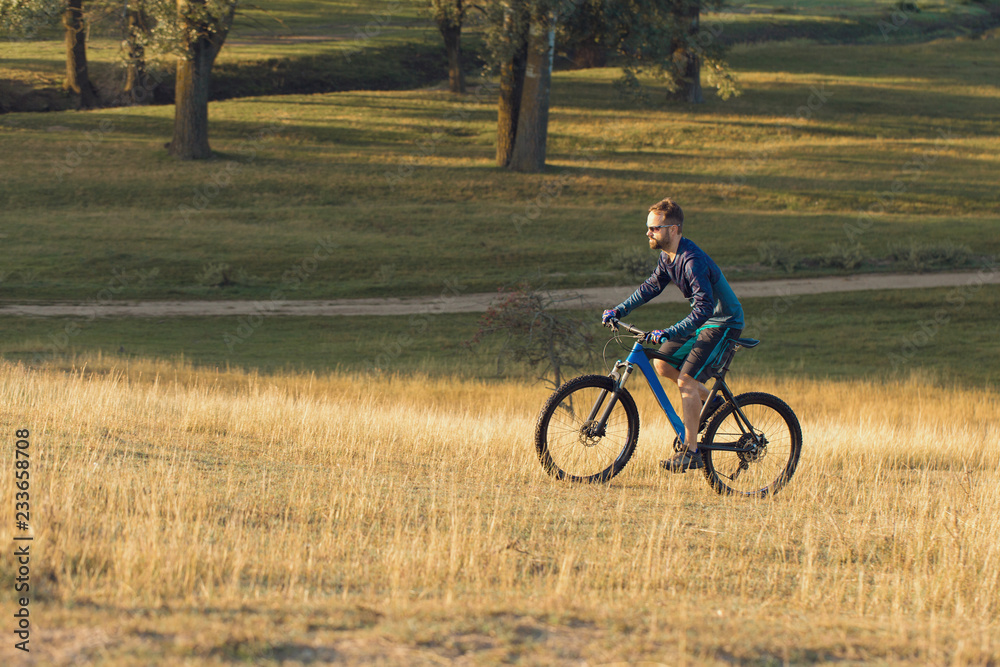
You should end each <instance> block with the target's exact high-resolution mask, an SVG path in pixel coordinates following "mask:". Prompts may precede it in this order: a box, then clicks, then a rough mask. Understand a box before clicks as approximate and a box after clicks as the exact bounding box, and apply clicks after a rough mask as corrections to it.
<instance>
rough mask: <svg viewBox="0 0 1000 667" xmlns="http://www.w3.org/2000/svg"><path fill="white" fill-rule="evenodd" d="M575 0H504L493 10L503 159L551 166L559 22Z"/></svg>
mask: <svg viewBox="0 0 1000 667" xmlns="http://www.w3.org/2000/svg"><path fill="white" fill-rule="evenodd" d="M561 6H562V7H568V8H569V10H570V11H572V10H574V9H575V7H576V4H575V0H561V1H560V0H510V1H503V0H499V1H497V2H494V3H493V4H492V6H491V7H490V10H491V11H488V12H487V15H488V16H489V17H490V19H489V20H490V23H491V24H492V26H493V29H492V30H490V31H488V32H487V45H488V46H489V47H490V49H491V51H492V52H493V54H494V57H495V60H496V63H497V66H498V69H499V72H500V100H499V104H498V112H497V164H498V165H499V166H501V167H509V168H510V169H512V170H513V171H524V172H536V171H541V170H542V168H543V167H544V166H545V149H546V142H547V138H548V123H549V89H550V86H551V81H552V62H553V50H554V46H555V28H556V25H557V23H558V21H559V12H558V9H559V8H560V7H561Z"/></svg>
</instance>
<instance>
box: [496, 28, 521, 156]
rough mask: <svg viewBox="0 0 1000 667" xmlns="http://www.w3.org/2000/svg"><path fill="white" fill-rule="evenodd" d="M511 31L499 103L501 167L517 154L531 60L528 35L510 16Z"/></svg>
mask: <svg viewBox="0 0 1000 667" xmlns="http://www.w3.org/2000/svg"><path fill="white" fill-rule="evenodd" d="M506 27H507V30H508V34H509V35H510V39H511V44H510V46H511V54H512V55H511V56H510V58H509V59H508V60H507V61H506V62H503V63H501V65H500V101H499V104H498V105H497V166H498V167H506V166H508V165H509V164H510V157H511V155H512V154H513V153H514V139H515V138H516V137H517V119H518V115H519V114H520V111H521V91H522V90H523V88H524V71H525V66H526V64H527V63H526V60H527V42H526V40H525V36H524V35H523V34H522V33H521V32H520V31H519V30H517V28H516V27H515V21H514V19H513V17H511V16H508V23H507V26H506Z"/></svg>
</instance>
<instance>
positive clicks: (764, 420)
mask: <svg viewBox="0 0 1000 667" xmlns="http://www.w3.org/2000/svg"><path fill="white" fill-rule="evenodd" d="M736 406H739V409H740V411H741V412H742V416H741V415H740V413H739V412H737V410H736ZM744 417H745V418H746V419H744ZM703 442H704V445H703V450H704V451H703V458H704V460H705V477H706V478H707V479H708V483H709V484H711V485H712V488H713V489H715V490H716V491H718V492H719V493H721V494H727V495H728V494H737V495H743V496H758V497H761V498H762V497H764V496H767V495H772V494H775V493H777V492H778V491H779V490H781V488H782V487H783V486H784V485H785V484H787V483H788V480H790V479H791V478H792V474H793V473H794V472H795V467H796V466H797V465H798V463H799V454H800V452H801V451H802V429H801V428H800V426H799V420H798V418H797V417H796V416H795V413H794V412H792V409H791V408H790V407H788V405H787V404H786V403H785V402H784V401H782V400H781V399H780V398H778V397H776V396H772V395H770V394H763V393H760V392H751V393H747V394H740V395H739V396H737V397H736V405H733V403H732V402H728V403H726V404H725V405H724V406H722V407H721V408H720V409H719V410H718V412H716V413H715V415H714V416H713V417H712V420H711V422H709V424H708V427H707V428H706V430H705V437H704V441H703ZM715 447H724V448H726V449H714V448H715Z"/></svg>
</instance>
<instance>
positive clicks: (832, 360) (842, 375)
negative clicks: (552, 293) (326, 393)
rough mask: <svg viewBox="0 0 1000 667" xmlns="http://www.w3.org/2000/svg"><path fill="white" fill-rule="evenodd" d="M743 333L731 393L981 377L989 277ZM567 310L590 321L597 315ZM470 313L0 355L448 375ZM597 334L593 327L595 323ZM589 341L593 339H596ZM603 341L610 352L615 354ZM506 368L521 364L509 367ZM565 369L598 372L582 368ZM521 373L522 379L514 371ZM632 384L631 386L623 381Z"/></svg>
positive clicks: (466, 369)
mask: <svg viewBox="0 0 1000 667" xmlns="http://www.w3.org/2000/svg"><path fill="white" fill-rule="evenodd" d="M743 305H744V308H745V311H746V313H747V328H746V330H745V332H744V333H745V335H747V336H755V337H759V338H760V339H761V340H762V341H763V343H762V344H761V345H760V346H759V347H757V348H755V349H753V350H748V351H743V352H740V354H739V356H738V358H737V360H736V362H735V364H734V366H733V372H732V375H731V383H732V385H733V387H734V389H738V390H740V391H748V390H750V389H752V387H749V386H744V385H742V384H741V382H740V375H741V372H742V373H746V374H748V375H760V374H765V375H766V374H772V375H775V376H778V377H807V378H815V379H851V378H857V377H866V378H871V379H894V378H900V377H902V378H906V377H909V376H910V375H911V374H912V375H916V376H920V377H921V378H922V379H930V380H931V381H934V382H937V383H939V384H941V385H943V386H951V385H954V384H969V385H978V386H995V385H996V383H997V382H998V381H1000V369H998V367H997V363H996V358H995V356H996V355H995V351H996V340H997V338H998V336H1000V328H998V326H997V321H996V318H995V316H994V314H995V313H996V312H997V310H998V309H1000V286H996V285H985V286H983V285H980V284H978V283H977V282H976V281H975V279H974V278H970V282H969V284H968V286H965V287H958V288H941V289H931V290H919V291H918V290H894V291H884V292H848V293H842V294H822V295H813V296H791V297H783V298H774V299H744V300H743ZM684 314H685V311H684V309H683V306H681V305H677V304H671V305H657V304H656V303H655V302H653V303H652V304H649V305H647V306H646V307H644V308H642V309H640V310H638V311H636V312H635V313H633V314H632V315H630V316H629V318H628V319H629V321H630V322H632V323H634V324H636V325H637V326H640V327H643V328H647V329H651V328H656V327H662V326H665V325H668V324H670V323H672V322H674V321H676V320H678V319H680V318H682V317H683V316H684ZM575 315H577V316H579V317H581V318H584V319H590V320H594V321H596V320H597V316H598V313H597V312H596V311H595V312H578V313H575ZM478 318H479V316H478V315H475V314H448V315H436V314H424V315H408V316H400V317H366V318H355V317H337V318H326V317H313V318H299V317H263V318H246V317H206V318H187V317H185V318H169V319H154V318H150V319H107V320H104V319H101V320H87V319H84V318H52V319H48V318H9V319H8V320H7V321H6V322H5V325H4V329H3V332H2V334H0V355H2V356H3V357H4V358H7V359H9V360H12V361H13V360H20V361H25V362H27V363H32V364H35V363H42V362H53V361H54V362H56V363H58V364H62V365H67V366H72V365H74V364H76V365H79V364H81V363H83V361H81V360H85V359H91V360H93V359H95V358H96V357H104V358H106V359H107V358H110V359H112V360H113V359H119V360H122V361H127V360H128V359H132V358H183V359H185V360H187V361H189V362H191V363H193V364H195V365H197V366H209V367H223V368H224V367H233V368H245V369H257V370H259V371H261V372H276V371H281V370H295V371H301V370H306V371H309V370H313V371H315V372H317V373H320V374H322V373H325V372H327V371H331V370H345V371H359V372H361V371H364V372H370V371H378V372H388V373H393V372H401V373H410V372H422V373H430V374H431V375H440V374H443V373H456V374H458V375H459V376H462V377H482V378H488V377H491V376H495V374H496V364H495V356H494V354H493V353H492V352H490V349H491V348H490V345H491V343H490V342H486V343H484V344H483V346H482V347H481V348H477V349H469V348H468V347H466V346H465V345H463V341H466V340H468V339H469V338H471V336H472V335H473V333H474V332H475V330H476V327H477V322H478ZM594 333H595V335H596V336H597V340H598V341H601V340H603V339H604V338H605V337H606V336H607V330H605V329H601V328H600V327H599V326H597V325H595V327H594ZM596 345H600V343H597V344H596ZM623 354H624V352H620V351H618V350H617V348H615V347H614V346H613V345H612V346H611V347H610V348H609V351H608V355H609V356H610V357H611V360H612V361H613V359H615V358H618V356H619V355H623ZM508 372H511V373H514V374H515V375H521V374H527V373H528V372H527V371H526V370H525V369H520V370H518V369H512V370H509V371H508ZM579 372H596V373H600V372H603V366H602V365H601V364H600V363H596V364H595V365H594V367H593V368H586V369H581V370H580V371H579ZM528 376H529V377H533V376H531V375H528ZM635 390H636V391H641V390H640V389H635Z"/></svg>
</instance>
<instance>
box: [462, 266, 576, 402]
mask: <svg viewBox="0 0 1000 667" xmlns="http://www.w3.org/2000/svg"><path fill="white" fill-rule="evenodd" d="M578 299H579V297H578V296H569V297H555V296H553V295H552V294H551V293H549V292H545V291H537V290H535V289H534V288H532V287H531V285H529V284H528V283H520V284H518V285H516V286H515V287H513V288H501V289H500V290H499V291H498V297H497V299H496V300H495V301H494V302H493V303H492V304H490V307H489V308H488V309H487V311H486V312H485V313H484V314H483V316H482V317H480V318H479V328H478V329H477V331H476V333H475V334H474V335H473V336H472V338H470V339H469V340H467V341H465V345H466V346H467V347H471V346H472V345H475V344H478V343H480V342H481V341H482V340H483V339H484V338H487V337H492V338H499V339H500V349H499V351H498V352H497V374H498V375H500V374H503V370H504V364H505V363H506V362H509V361H513V362H515V363H526V364H527V365H528V366H529V367H531V368H532V369H534V370H536V371H538V370H540V371H541V373H542V374H541V376H540V379H541V380H543V381H545V382H551V383H552V385H553V386H555V387H558V386H559V385H561V384H562V382H563V369H564V368H581V367H584V366H591V365H592V364H593V357H594V349H593V348H594V345H593V343H594V334H593V333H592V329H593V323H592V322H584V321H583V320H579V319H576V318H574V317H571V316H569V315H566V314H563V313H557V312H555V311H556V309H557V308H558V306H559V304H562V303H564V302H567V301H572V300H578ZM549 374H551V375H552V378H553V379H551V380H550V379H548V377H547V376H548V375H549Z"/></svg>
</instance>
